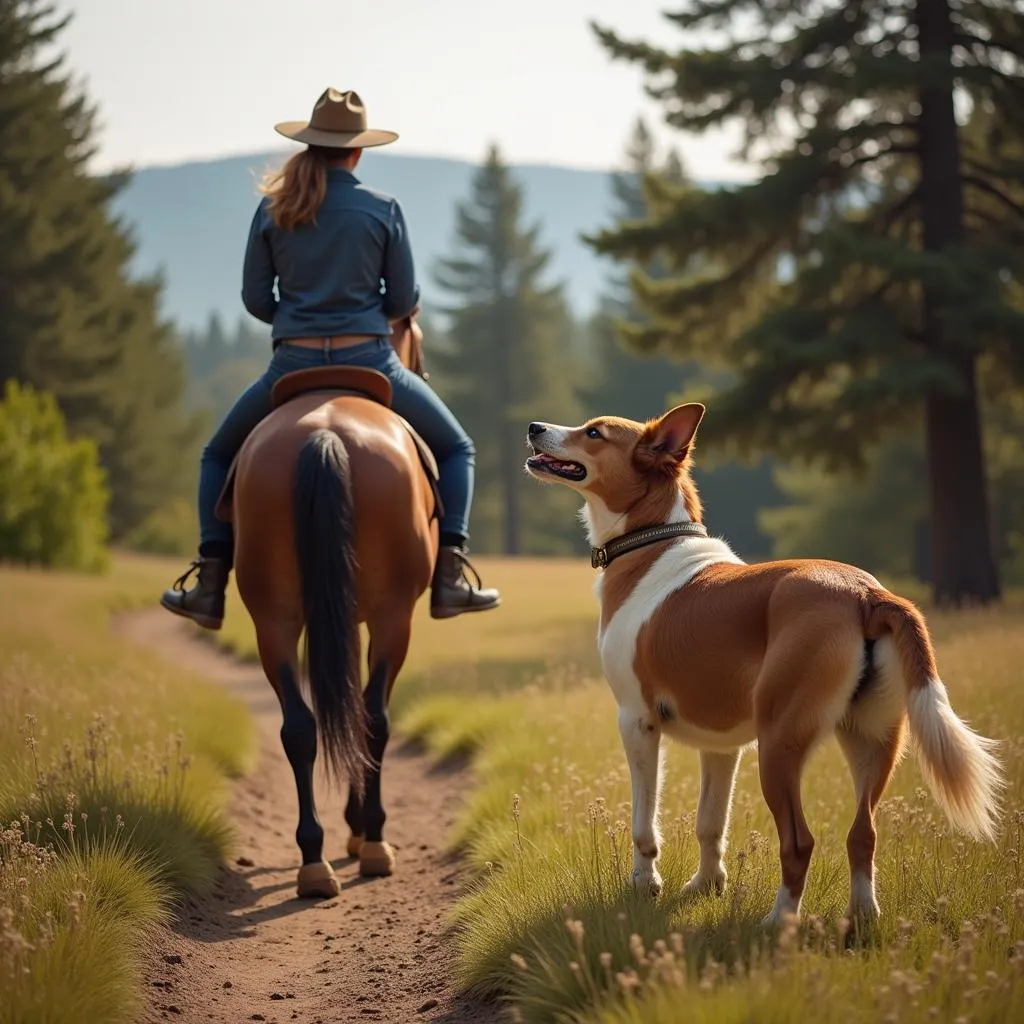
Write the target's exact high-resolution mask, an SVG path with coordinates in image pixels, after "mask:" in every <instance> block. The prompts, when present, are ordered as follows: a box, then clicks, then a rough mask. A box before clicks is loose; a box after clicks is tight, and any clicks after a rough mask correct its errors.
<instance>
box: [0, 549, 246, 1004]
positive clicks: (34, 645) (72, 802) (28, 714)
mask: <svg viewBox="0 0 1024 1024" xmlns="http://www.w3.org/2000/svg"><path fill="white" fill-rule="evenodd" d="M165 571H166V563H164V564H161V563H155V562H151V561H146V560H140V559H132V560H119V561H118V562H117V563H116V564H115V568H114V572H113V574H112V575H111V576H108V577H107V578H105V579H102V580H97V579H83V578H81V577H75V576H70V575H60V574H52V575H51V574H46V573H41V572H38V571H14V570H3V571H2V572H0V605H2V606H3V608H4V615H3V617H2V618H0V693H2V695H3V708H4V713H3V715H2V716H0V822H2V823H6V827H5V828H4V829H3V831H2V833H0V992H2V993H3V997H2V998H0V1022H3V1024H8V1022H11V1024H13V1022H28V1021H32V1022H42V1021H53V1022H63V1021H69V1022H70V1021H76V1022H78V1021H104V1022H112V1024H117V1022H120V1021H130V1020H133V1019H134V1017H135V1014H136V1011H137V1009H138V1007H139V1004H140V993H139V988H138V984H137V981H138V962H139V955H140V949H141V945H142V943H143V941H144V939H145V936H146V934H147V932H148V930H149V929H151V928H152V927H153V926H155V925H156V924H157V923H158V922H160V921H162V920H164V918H165V917H166V915H167V913H168V911H169V909H170V908H171V907H172V905H173V903H174V902H175V901H176V900H178V899H180V898H181V897H182V896H183V895H184V894H186V893H189V892H196V891H200V890H202V889H203V888H204V887H205V886H206V885H207V884H208V883H209V882H210V881H211V879H212V877H213V874H214V872H215V870H216V866H217V863H218V861H219V860H220V858H221V857H223V856H224V854H225V853H226V851H227V849H228V846H229V843H230V838H231V837H230V832H229V829H228V827H227V824H226V820H225V818H224V816H223V814H222V812H221V805H220V799H221V795H222V793H223V791H224V780H225V778H226V776H229V775H235V774H238V773H239V772H241V771H242V770H243V768H244V767H245V765H246V763H247V761H248V759H249V757H250V756H251V753H252V749H253V747H252V742H251V741H252V736H251V733H250V727H249V723H248V719H247V716H246V713H245V711H244V709H243V708H242V707H241V706H240V705H239V704H237V703H236V702H235V701H234V700H232V699H230V698H229V697H227V696H226V695H225V694H224V693H222V692H221V691H219V690H218V689H216V688H215V687H213V686H211V685H209V684H207V683H205V682H203V681H201V680H199V679H197V678H195V677H194V676H191V675H189V674H188V673H187V672H184V671H182V670H181V669H179V668H177V667H175V666H174V665H171V664H167V663H165V662H162V661H160V660H158V659H157V658H155V657H153V656H152V655H150V654H148V653H146V652H143V651H139V650H135V649H132V648H130V647H128V646H126V645H125V644H124V643H121V642H119V641H118V640H116V639H115V637H114V636H113V634H112V633H111V630H110V623H109V617H110V613H111V610H112V609H114V608H121V607H127V606H131V605H134V604H136V603H139V602H140V601H142V600H148V599H149V598H150V594H151V592H152V591H153V589H154V588H155V587H156V586H157V585H158V582H159V580H160V578H161V574H162V573H163V572H165Z"/></svg>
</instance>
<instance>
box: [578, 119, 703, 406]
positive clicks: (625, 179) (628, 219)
mask: <svg viewBox="0 0 1024 1024" xmlns="http://www.w3.org/2000/svg"><path fill="white" fill-rule="evenodd" d="M659 171H660V173H661V174H662V175H663V176H664V177H665V178H667V179H668V180H672V181H676V182H683V181H685V180H686V175H685V171H684V170H683V166H682V162H681V161H680V159H679V157H678V154H675V153H672V154H671V155H670V157H669V159H668V160H666V162H665V164H664V165H663V166H662V167H659V165H658V161H657V152H656V146H655V141H654V138H653V136H652V135H651V132H650V129H649V128H648V127H647V124H646V123H645V122H644V120H643V119H642V118H640V119H638V120H637V122H636V124H635V125H634V127H633V132H632V135H631V137H630V140H629V143H628V145H627V148H626V170H625V171H621V172H618V173H615V174H612V175H611V192H612V199H613V203H612V210H611V214H612V217H613V219H614V221H615V222H617V223H632V222H635V221H642V220H643V219H644V218H645V217H646V216H647V213H648V204H647V195H646V191H645V189H646V185H645V182H646V179H647V176H648V175H651V174H654V173H657V172H659ZM644 269H645V270H646V271H647V273H648V274H649V275H650V276H651V277H657V276H659V268H658V266H657V265H656V264H654V265H652V264H650V263H649V264H647V265H646V266H645V267H644ZM646 319H647V318H646V316H645V315H644V313H643V311H642V310H641V309H639V308H638V306H637V303H636V300H635V297H634V295H633V291H632V287H631V285H630V281H629V272H628V269H625V268H616V271H615V272H614V273H613V274H611V275H610V277H609V283H608V291H607V293H606V294H605V295H604V296H603V297H602V300H601V306H600V309H599V310H598V312H597V313H596V314H595V316H593V317H592V318H591V321H590V325H589V333H590V335H591V347H590V349H591V353H590V354H591V359H592V361H593V364H594V374H593V378H592V380H591V382H590V383H589V384H588V385H585V386H584V387H582V388H580V392H579V393H580V398H581V401H582V403H583V407H584V413H585V414H586V415H588V416H596V415H600V414H605V413H614V414H616V415H619V416H626V417H628V418H629V419H634V420H645V419H649V418H651V417H653V416H658V415H660V414H661V413H662V412H664V411H665V402H666V396H667V395H668V394H669V392H670V391H673V390H678V389H679V388H680V387H682V386H683V383H684V381H685V380H686V379H687V376H688V374H687V368H684V367H683V366H682V365H681V364H680V362H679V361H678V360H677V361H672V360H670V359H668V358H666V357H665V356H662V355H659V354H657V353H651V352H637V351H634V350H630V349H628V348H627V347H626V346H625V344H624V343H623V339H622V336H621V331H620V322H625V323H627V324H642V323H644V322H646ZM689 376H692V370H691V371H690V373H689Z"/></svg>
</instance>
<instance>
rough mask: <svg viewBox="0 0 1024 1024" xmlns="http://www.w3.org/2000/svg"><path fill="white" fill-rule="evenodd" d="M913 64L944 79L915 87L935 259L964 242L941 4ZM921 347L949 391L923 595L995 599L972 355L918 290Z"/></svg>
mask: <svg viewBox="0 0 1024 1024" xmlns="http://www.w3.org/2000/svg"><path fill="white" fill-rule="evenodd" d="M916 15H917V19H916V20H917V28H918V38H919V40H920V52H921V58H922V60H923V61H924V60H928V59H931V60H936V61H937V62H939V61H941V64H942V66H945V67H946V68H947V69H948V74H947V75H945V76H938V75H933V76H932V77H931V79H930V81H929V82H928V84H927V85H925V86H922V88H921V116H920V121H919V129H920V134H919V160H920V170H921V208H922V218H923V227H924V247H925V249H926V250H928V251H932V252H942V251H943V250H947V249H951V248H957V247H959V246H962V245H963V244H964V239H965V232H964V196H963V183H962V181H961V176H960V175H961V165H960V139H959V135H958V130H957V124H956V116H955V113H954V109H953V67H952V47H953V24H952V21H951V20H950V12H949V4H948V0H918V3H917V12H916ZM922 299H923V317H922V320H923V335H924V342H925V345H926V346H927V348H928V349H929V352H930V354H931V355H932V357H933V358H938V359H943V360H944V361H945V362H946V363H947V365H948V366H949V369H950V370H951V371H952V372H953V374H954V376H955V378H956V380H957V387H956V389H955V390H938V389H936V390H935V391H933V392H932V394H930V395H929V396H928V398H927V399H926V402H925V421H926V427H925V429H926V442H927V448H928V478H929V502H930V519H931V529H932V587H933V592H934V596H935V601H936V603H938V604H944V605H950V604H952V605H961V604H967V603H977V602H982V603H985V602H989V601H994V600H997V599H998V597H999V578H998V574H997V572H996V564H995V558H994V557H993V551H992V541H991V536H990V530H989V521H988V497H987V494H986V489H985V457H984V451H983V448H982V441H981V423H980V417H979V410H978V388H977V380H976V373H975V363H976V357H975V355H974V354H973V353H971V352H969V351H967V345H966V343H965V339H958V338H955V337H952V336H951V335H950V332H949V331H948V329H947V327H946V324H945V322H944V319H945V318H944V316H943V309H942V307H943V303H944V296H943V295H942V294H941V293H939V292H936V291H935V290H933V289H928V288H925V289H924V290H923V297H922Z"/></svg>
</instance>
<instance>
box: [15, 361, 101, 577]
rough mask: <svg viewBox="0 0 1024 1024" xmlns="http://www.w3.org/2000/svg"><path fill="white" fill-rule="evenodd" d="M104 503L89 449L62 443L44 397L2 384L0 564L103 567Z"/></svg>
mask: <svg viewBox="0 0 1024 1024" xmlns="http://www.w3.org/2000/svg"><path fill="white" fill-rule="evenodd" d="M108 501H109V493H108V491H107V485H106V479H105V475H104V472H103V469H102V468H101V466H100V463H99V454H98V451H97V447H96V443H95V442H94V441H93V440H91V439H89V438H77V439H74V440H72V439H70V438H68V436H67V431H66V429H65V424H64V417H63V415H62V414H61V411H60V409H59V408H58V406H57V402H56V401H55V399H54V398H53V396H52V395H50V394H48V393H46V392H43V391H36V390H34V389H33V388H32V387H30V386H27V385H26V386H21V385H19V384H18V382H17V381H14V380H9V381H7V383H6V385H5V388H4V398H3V401H2V402H0V559H5V560H8V561H14V562H23V563H32V564H38V565H43V566H46V567H49V568H66V569H81V570H86V571H96V570H99V569H102V568H104V567H105V566H106V564H107V548H106V541H107V518H106V516H107V503H108Z"/></svg>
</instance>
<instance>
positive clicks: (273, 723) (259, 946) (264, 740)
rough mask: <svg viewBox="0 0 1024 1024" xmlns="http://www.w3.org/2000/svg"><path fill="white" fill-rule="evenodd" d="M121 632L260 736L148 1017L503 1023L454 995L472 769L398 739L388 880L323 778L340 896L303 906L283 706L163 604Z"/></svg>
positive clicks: (230, 1021)
mask: <svg viewBox="0 0 1024 1024" xmlns="http://www.w3.org/2000/svg"><path fill="white" fill-rule="evenodd" d="M117 628H118V631H119V632H120V634H121V635H122V636H124V637H126V638H127V639H129V640H131V641H133V642H135V643H138V644H142V645H144V646H146V647H149V648H151V649H154V650H156V651H158V652H159V653H160V654H162V655H164V656H165V657H167V658H168V659H169V660H172V661H174V662H175V663H176V664H179V665H182V666H186V667H188V668H189V669H194V670H195V671H197V672H199V673H201V674H202V675H204V676H207V677H208V678H210V679H213V680H216V681H217V682H219V683H220V684H221V685H223V686H224V687H226V688H227V689H229V690H230V691H231V692H232V693H234V694H236V695H237V696H238V697H239V698H240V699H241V700H243V701H244V702H245V704H246V706H247V707H248V708H249V710H250V711H251V712H252V715H253V718H254V719H255V722H256V725H257V728H258V730H259V736H260V753H259V760H258V762H257V765H256V768H255V770H254V771H253V772H252V774H251V775H249V776H248V777H247V778H245V779H243V780H241V781H240V782H239V783H238V784H237V786H236V788H235V791H234V794H233V797H232V800H231V804H230V816H231V821H232V823H233V825H234V827H235V828H236V830H237V832H238V838H239V843H238V848H237V854H236V856H237V858H238V859H237V860H236V861H235V862H234V863H232V864H231V865H230V866H228V867H225V868H223V869H222V870H221V872H220V876H219V878H218V880H217V883H216V886H215V888H214V890H213V892H212V893H211V894H210V895H209V896H208V897H206V898H204V899H202V900H196V901H190V902H189V903H187V904H186V905H185V906H184V907H183V908H181V910H180V913H179V915H178V921H177V923H176V925H175V926H174V927H173V928H172V929H170V930H167V931H164V932H162V933H161V934H160V935H159V936H158V937H157V939H156V941H155V942H154V945H153V948H152V950H151V952H150V956H149V958H148V964H147V975H146V983H147V985H148V986H149V1000H148V1002H149V1005H148V1007H147V1011H146V1013H145V1014H144V1016H143V1017H142V1019H141V1021H140V1024H151V1022H156V1021H163V1020H177V1021H188V1022H193V1021H194V1022H197V1024H198V1022H207V1021H215V1022H223V1024H241V1022H244V1021H267V1022H285V1021H299V1022H303V1024H336V1022H337V1024H340V1022H348V1021H368V1020H370V1021H372V1020H377V1021H387V1022H389V1024H391V1022H393V1024H404V1022H406V1021H433V1022H444V1024H483V1022H498V1021H501V1020H503V1019H505V1018H504V1015H503V1013H502V1012H501V1010H500V1009H499V1007H498V1006H497V1005H495V1004H483V1003H480V1002H476V1001H472V1000H467V999H464V998H461V997H458V996H455V995H454V994H453V991H452V983H451V967H452V953H451V948H450V943H449V942H447V941H446V940H445V937H444V935H443V917H444V914H445V912H446V910H447V909H448V908H449V907H450V906H451V905H452V903H453V901H454V899H455V897H456V893H457V889H458V886H459V882H460V880H461V869H460V866H459V863H458V862H457V861H456V860H453V859H452V858H451V857H450V856H449V855H447V854H446V853H445V852H444V841H445V836H446V834H447V832H448V829H449V827H450V826H451V823H452V819H453V813H454V811H455V809H456V808H457V807H458V806H459V804H460V802H461V801H462V800H463V799H464V797H465V787H466V783H467V779H466V777H465V773H463V772H459V771H454V770H451V771H446V770H442V769H438V768H436V767H434V766H433V765H432V764H431V763H430V762H429V760H427V759H426V758H424V757H423V756H422V755H418V754H415V753H411V752H410V751H408V750H403V749H402V745H401V741H400V740H394V739H393V740H392V743H391V747H390V749H389V750H388V754H387V757H386V759H385V762H384V775H383V787H384V804H385V809H386V810H387V812H388V825H387V830H386V834H387V838H388V840H389V842H391V844H392V845H393V846H394V847H395V848H396V850H397V854H398V868H397V871H396V873H395V875H393V876H392V877H391V878H385V879H373V880H364V879H362V878H360V876H359V873H358V862H356V861H350V860H347V859H345V856H344V854H345V849H344V843H345V838H346V836H347V829H346V827H345V824H344V821H343V818H342V808H343V805H342V799H341V796H340V794H335V793H332V792H330V791H327V790H325V789H324V787H323V786H322V785H321V786H319V787H318V795H319V805H318V811H319V813H320V819H321V821H322V822H323V824H324V828H325V830H326V831H327V845H326V848H325V856H326V857H328V858H330V859H331V860H332V863H333V865H334V867H335V870H336V871H337V872H338V879H339V881H340V882H341V886H342V892H341V895H340V896H339V897H336V898H334V899H330V900H322V901H308V900H299V899H297V898H296V897H295V872H296V870H297V867H298V864H299V857H298V850H297V848H296V846H295V842H294V838H293V836H294V832H295V824H296V813H297V812H296V797H295V786H294V782H293V779H292V773H291V769H290V767H289V765H288V762H287V760H286V759H285V756H284V753H283V751H282V750H281V743H280V739H279V738H278V729H279V728H280V712H279V709H278V705H277V700H276V698H275V697H274V694H273V691H272V690H271V689H270V686H269V685H268V683H267V681H266V679H265V678H264V677H263V674H262V672H261V671H260V670H259V668H257V667H254V666H251V665H246V664H243V663H240V662H238V661H236V660H234V659H233V658H230V657H228V656H227V655H225V654H222V653H220V652H218V651H217V650H216V649H215V648H214V647H213V646H212V645H211V644H207V643H204V642H203V641H201V640H199V639H198V638H196V637H195V636H194V634H193V633H192V632H191V629H190V627H189V626H188V625H187V624H186V623H184V622H182V621H180V620H177V619H175V618H173V617H172V616H171V615H168V614H167V613H166V612H164V611H163V610H162V609H153V610H151V611H145V612H141V613H136V614H133V615H129V616H125V617H124V618H122V619H120V620H119V622H118V624H117Z"/></svg>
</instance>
